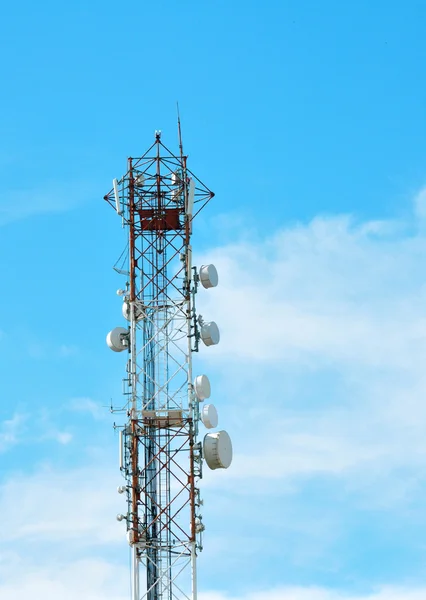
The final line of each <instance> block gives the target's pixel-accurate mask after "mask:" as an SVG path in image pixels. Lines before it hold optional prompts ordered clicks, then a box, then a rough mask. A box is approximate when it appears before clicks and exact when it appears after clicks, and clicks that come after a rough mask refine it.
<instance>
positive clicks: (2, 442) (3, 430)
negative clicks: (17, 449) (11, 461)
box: [0, 413, 27, 452]
mask: <svg viewBox="0 0 426 600" xmlns="http://www.w3.org/2000/svg"><path fill="white" fill-rule="evenodd" d="M26 420H27V416H26V415H24V414H22V413H15V414H14V415H13V417H11V418H10V419H6V420H5V421H3V422H2V423H0V452H4V451H6V450H8V449H9V448H10V447H11V446H14V445H15V444H17V443H18V442H19V441H20V439H21V438H22V430H23V424H24V423H25V421H26Z"/></svg>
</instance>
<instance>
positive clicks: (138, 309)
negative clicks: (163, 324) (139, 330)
mask: <svg viewBox="0 0 426 600" xmlns="http://www.w3.org/2000/svg"><path fill="white" fill-rule="evenodd" d="M121 312H122V313H123V317H124V318H125V319H126V321H130V303H129V302H127V301H126V300H125V301H124V302H123V306H122V309H121ZM144 316H145V313H144V311H143V308H142V304H141V303H140V302H138V301H136V302H135V317H136V321H140V320H141V319H143V318H144Z"/></svg>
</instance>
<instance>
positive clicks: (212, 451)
mask: <svg viewBox="0 0 426 600" xmlns="http://www.w3.org/2000/svg"><path fill="white" fill-rule="evenodd" d="M179 148H180V153H179V155H178V156H176V155H174V154H173V153H172V152H170V150H168V149H167V148H166V146H165V145H164V144H163V142H162V141H161V133H160V132H156V134H155V141H154V143H153V144H152V146H151V147H150V148H149V149H148V150H147V151H146V152H145V154H144V155H143V156H141V157H140V158H129V159H128V164H127V172H126V173H125V175H124V176H123V177H122V178H121V179H119V180H117V179H114V180H113V188H112V190H111V191H110V192H109V193H108V194H107V195H106V196H105V197H104V198H105V200H107V201H108V202H109V204H111V206H113V207H114V208H115V210H116V211H117V213H118V215H120V217H121V219H122V225H123V226H124V227H125V228H126V229H127V232H128V244H127V247H126V249H125V250H124V252H123V254H122V256H121V258H120V259H119V261H118V263H117V265H116V267H115V269H116V271H118V272H119V273H121V274H123V275H125V276H126V285H125V286H124V289H120V290H118V292H117V293H118V294H119V295H120V296H122V299H123V306H122V314H123V317H124V319H126V320H127V322H128V326H127V327H116V328H115V329H113V330H112V331H111V332H110V333H109V334H108V336H107V343H108V346H109V347H110V348H111V349H112V350H113V351H115V352H121V351H127V353H128V359H127V364H126V372H125V377H124V380H123V393H124V398H125V400H124V403H122V407H121V408H119V409H117V410H122V411H123V412H125V413H126V415H127V422H126V423H125V424H124V425H123V426H117V427H118V429H119V440H120V441H119V444H120V469H121V472H122V474H123V476H124V478H125V485H122V486H120V487H119V488H118V491H119V493H123V494H126V496H127V513H126V514H122V515H117V519H118V520H119V521H125V522H126V525H127V539H128V542H129V544H130V547H131V554H132V572H131V589H132V592H131V598H132V600H141V599H142V598H146V599H147V600H176V599H190V600H195V599H196V597H197V575H196V573H197V572H196V558H197V554H198V552H199V551H200V550H201V549H202V532H203V529H204V525H203V521H202V516H201V512H200V507H201V505H202V501H201V498H200V490H199V487H198V485H199V481H200V479H201V477H202V467H203V464H204V461H205V462H206V463H207V465H208V466H209V467H210V468H211V469H217V468H227V467H229V465H230V463H231V460H232V446H231V440H230V438H229V436H228V434H227V433H226V432H225V431H216V432H210V433H207V434H206V435H205V436H204V439H203V442H202V443H201V442H200V441H199V439H198V434H199V424H200V421H201V423H202V425H203V426H205V427H207V428H208V429H211V428H215V427H216V426H217V412H216V409H215V407H214V406H213V405H212V404H201V403H202V402H203V401H204V400H205V399H207V398H209V397H210V383H209V380H208V378H207V376H206V375H199V376H197V377H195V378H193V373H192V354H193V352H197V351H198V350H199V347H200V343H201V342H203V344H204V345H206V346H211V345H214V344H217V343H218V342H219V330H218V327H217V325H216V323H214V322H205V321H204V320H203V319H202V317H201V315H197V313H196V307H195V298H196V294H197V291H198V290H199V288H200V286H202V287H204V288H211V287H215V286H216V285H217V283H218V276H217V271H216V269H215V267H214V266H213V265H203V266H201V267H200V268H199V269H197V268H196V267H194V266H192V263H191V255H192V252H191V230H192V226H193V220H194V218H195V216H196V215H197V214H198V213H199V212H200V210H202V208H203V207H204V206H205V205H206V204H207V203H208V202H209V200H210V199H211V198H212V197H213V195H214V194H213V193H212V192H211V191H210V190H209V189H208V188H207V187H206V186H205V185H204V184H203V183H202V182H201V181H200V180H199V179H198V178H197V177H196V176H195V175H194V174H193V173H192V172H191V171H190V170H189V169H188V167H187V160H186V156H184V154H183V150H182V142H181V136H180V124H179ZM120 261H121V262H120Z"/></svg>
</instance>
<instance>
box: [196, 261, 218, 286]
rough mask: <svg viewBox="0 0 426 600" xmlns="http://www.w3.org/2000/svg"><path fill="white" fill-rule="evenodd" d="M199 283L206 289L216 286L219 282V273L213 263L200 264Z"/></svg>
mask: <svg viewBox="0 0 426 600" xmlns="http://www.w3.org/2000/svg"><path fill="white" fill-rule="evenodd" d="M200 281H201V285H202V286H203V287H205V288H206V289H208V288H212V287H216V286H217V284H218V283H219V275H218V274H217V270H216V267H215V266H214V265H202V266H201V267H200Z"/></svg>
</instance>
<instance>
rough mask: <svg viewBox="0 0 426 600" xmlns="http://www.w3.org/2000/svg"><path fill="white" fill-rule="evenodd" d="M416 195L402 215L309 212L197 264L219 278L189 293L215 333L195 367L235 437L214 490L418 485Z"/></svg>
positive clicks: (424, 384)
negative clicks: (398, 218)
mask: <svg viewBox="0 0 426 600" xmlns="http://www.w3.org/2000/svg"><path fill="white" fill-rule="evenodd" d="M424 194H425V192H424V190H423V191H421V192H420V194H419V195H418V196H417V197H416V199H415V214H414V215H413V217H412V220H411V221H410V222H407V223H399V224H398V223H395V222H394V221H389V222H388V221H373V222H369V221H367V222H357V221H356V220H355V219H353V218H352V217H350V216H330V217H318V218H315V219H313V220H312V221H311V222H310V223H307V224H299V225H296V226H293V227H291V228H286V229H283V230H281V231H277V232H275V233H274V234H272V235H271V237H270V238H268V239H265V240H263V241H259V240H258V241H256V242H254V243H252V244H249V243H248V242H247V241H243V242H241V243H238V242H234V243H232V244H231V245H227V246H224V247H221V248H217V249H215V250H212V251H211V252H210V253H209V254H207V255H206V256H204V257H201V258H200V261H199V262H206V261H211V262H214V263H215V264H216V266H217V267H218V269H219V275H220V284H219V287H218V288H217V289H213V290H209V291H202V293H200V294H199V298H198V302H199V305H200V311H201V312H202V314H203V315H204V317H205V318H208V319H214V320H215V321H217V323H218V324H219V327H220V329H221V334H222V340H221V343H220V345H219V346H218V347H216V348H212V349H208V350H205V351H204V352H205V354H204V355H205V357H206V361H207V362H206V365H208V364H210V365H211V367H210V368H214V371H215V372H216V373H217V377H218V378H219V385H220V373H221V369H224V371H223V372H226V377H227V382H228V383H227V388H226V389H221V390H220V392H221V393H222V394H224V395H225V398H226V405H225V406H224V407H223V408H222V411H225V413H224V414H225V415H226V417H227V418H228V423H229V425H228V427H230V428H231V431H232V428H234V430H235V432H236V435H238V438H237V440H236V443H235V461H234V464H233V469H232V473H231V470H230V471H229V472H228V473H226V474H225V475H223V476H222V477H221V480H220V481H221V485H231V481H232V479H233V478H237V479H246V480H247V481H250V480H252V478H253V477H256V478H259V479H260V480H267V479H269V480H273V481H275V482H279V485H280V486H281V489H282V490H284V489H292V485H291V484H290V485H289V481H290V480H294V478H295V477H302V478H306V477H309V476H311V477H318V476H321V475H326V476H330V475H332V476H334V477H338V478H342V477H344V478H346V479H350V481H351V485H352V486H355V487H356V485H357V482H358V485H359V488H360V489H363V490H364V491H365V492H366V493H367V491H368V492H369V493H370V494H371V495H372V496H373V497H374V496H376V495H377V494H376V492H377V491H378V489H379V488H380V486H382V485H386V489H388V490H389V494H388V495H387V496H386V499H387V501H388V502H392V500H396V499H397V498H396V496H395V494H394V493H392V487H393V486H394V487H395V489H398V490H400V492H399V493H398V501H400V500H401V498H403V495H402V496H401V478H403V479H405V480H406V482H407V485H409V486H411V478H412V472H413V470H415V472H416V473H417V477H418V478H424V481H425V483H426V473H425V469H424V466H423V465H424V460H425V457H426V442H425V439H426V438H425V435H424V431H425V428H424V422H425V419H426V409H425V404H424V394H425V389H426V373H425V370H424V364H425V361H426V308H425V307H426V279H425V274H424V260H423V257H424V256H425V255H426V235H425V233H424V230H423V227H422V226H421V223H420V222H419V220H418V219H419V218H420V217H419V205H420V204H421V202H422V198H423V196H424ZM230 369H231V372H233V375H232V376H230V375H229V373H230ZM308 398H309V401H308V402H307V399H308ZM219 408H220V407H219ZM242 420H244V423H245V427H246V428H247V427H250V426H252V428H254V429H252V431H254V430H255V431H256V444H255V447H254V446H253V443H252V440H251V439H247V438H246V437H244V436H243V435H242V433H243V432H242V431H241V429H240V426H239V423H241V422H242ZM221 425H222V426H226V423H224V422H223V421H222V422H221ZM401 469H403V472H404V475H401ZM372 473H374V478H375V483H374V482H373V479H374V478H373V477H372V476H371V475H372ZM392 473H395V476H393V475H392ZM395 477H397V478H398V482H397V483H398V485H395V484H396V482H395ZM212 478H213V476H212V475H208V476H207V481H209V480H210V479H212ZM216 481H217V480H216ZM240 489H242V490H243V489H244V486H242V487H240Z"/></svg>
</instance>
